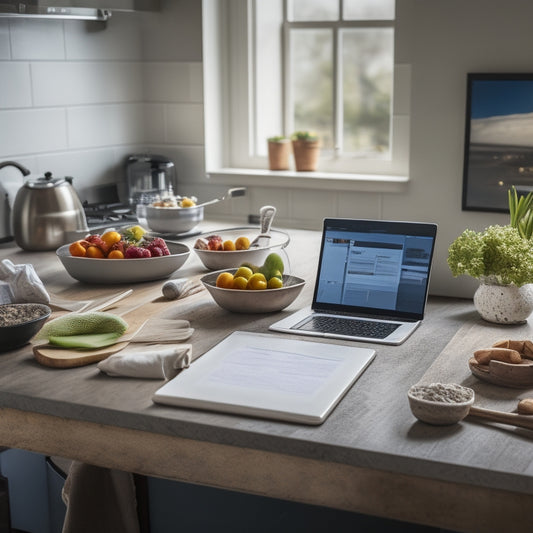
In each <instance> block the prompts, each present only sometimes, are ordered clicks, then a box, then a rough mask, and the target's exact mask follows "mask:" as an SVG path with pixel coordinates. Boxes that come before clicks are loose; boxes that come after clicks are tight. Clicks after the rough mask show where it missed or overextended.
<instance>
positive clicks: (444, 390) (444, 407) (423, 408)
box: [407, 383, 475, 426]
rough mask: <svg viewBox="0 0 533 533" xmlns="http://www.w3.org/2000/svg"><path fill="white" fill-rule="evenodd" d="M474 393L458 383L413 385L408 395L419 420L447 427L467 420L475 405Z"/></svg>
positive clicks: (410, 405) (412, 409) (410, 404)
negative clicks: (471, 408) (464, 419)
mask: <svg viewBox="0 0 533 533" xmlns="http://www.w3.org/2000/svg"><path fill="white" fill-rule="evenodd" d="M474 396H475V394H474V391H473V390H472V389H470V388H468V387H463V386H462V385H458V384H456V383H429V384H426V385H423V384H417V385H413V386H412V387H411V388H410V389H409V391H408V393H407V397H408V398H409V407H410V408H411V412H412V413H413V415H415V417H416V418H418V420H420V421H422V422H426V423H427V424H432V425H434V426H446V425H451V424H455V423H457V422H460V421H461V420H463V418H465V417H466V416H467V415H468V413H469V411H470V407H471V406H472V404H473V403H474Z"/></svg>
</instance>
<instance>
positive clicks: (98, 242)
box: [56, 226, 191, 285]
mask: <svg viewBox="0 0 533 533" xmlns="http://www.w3.org/2000/svg"><path fill="white" fill-rule="evenodd" d="M190 253H191V250H190V248H189V247H188V246H187V245H186V244H182V243H170V242H169V243H167V242H166V241H165V240H164V239H162V238H160V237H155V238H152V237H148V233H147V232H146V230H145V229H144V228H142V227H140V226H132V227H130V228H126V229H124V230H122V229H121V231H120V232H119V231H114V230H112V231H107V232H105V233H103V234H102V235H98V234H92V235H87V236H86V237H85V238H84V239H80V240H77V241H75V242H72V243H70V244H65V245H63V246H61V247H60V248H58V249H57V251H56V255H57V257H58V258H59V260H60V261H61V263H62V264H63V266H64V267H65V270H66V271H67V272H68V273H69V274H70V275H71V276H72V277H73V278H74V279H77V280H78V281H83V282H85V283H99V284H103V285H104V284H111V283H113V284H115V283H137V282H142V281H152V280H157V279H164V278H168V277H169V276H170V275H171V274H172V273H173V272H175V271H176V270H178V269H179V268H180V267H181V266H182V265H183V264H184V263H185V261H187V258H188V257H189V255H190Z"/></svg>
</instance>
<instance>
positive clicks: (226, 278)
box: [216, 272, 233, 289]
mask: <svg viewBox="0 0 533 533" xmlns="http://www.w3.org/2000/svg"><path fill="white" fill-rule="evenodd" d="M216 285H217V287H221V288H222V289H232V288H233V274H232V273H231V272H221V273H220V274H219V275H218V277H217V282H216Z"/></svg>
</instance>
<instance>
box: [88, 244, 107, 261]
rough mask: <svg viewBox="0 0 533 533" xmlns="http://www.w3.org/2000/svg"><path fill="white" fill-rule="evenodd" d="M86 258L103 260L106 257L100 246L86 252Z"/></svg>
mask: <svg viewBox="0 0 533 533" xmlns="http://www.w3.org/2000/svg"><path fill="white" fill-rule="evenodd" d="M85 257H92V258H96V259H101V258H102V257H104V252H102V250H100V248H98V246H89V247H88V248H87V251H86V252H85Z"/></svg>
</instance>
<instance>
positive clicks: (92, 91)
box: [31, 61, 142, 106]
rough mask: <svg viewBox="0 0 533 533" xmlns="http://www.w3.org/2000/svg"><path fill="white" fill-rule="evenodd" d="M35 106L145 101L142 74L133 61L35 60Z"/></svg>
mask: <svg viewBox="0 0 533 533" xmlns="http://www.w3.org/2000/svg"><path fill="white" fill-rule="evenodd" d="M31 71H32V82H33V93H34V101H35V105H38V106H53V105H82V104H98V103H112V102H138V101H141V100H142V73H141V67H140V64H139V63H131V62H113V63H110V62H97V61H94V62H93V61H88V62H64V61H62V62H34V63H32V64H31Z"/></svg>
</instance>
